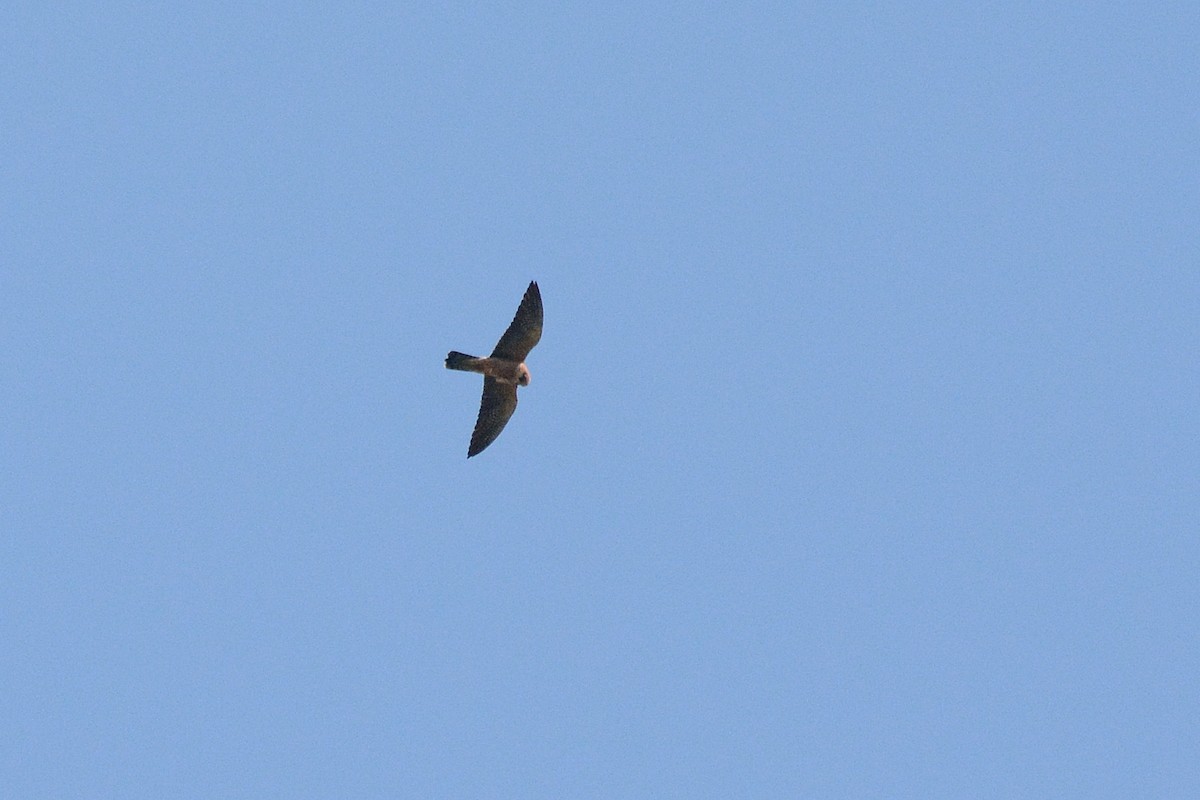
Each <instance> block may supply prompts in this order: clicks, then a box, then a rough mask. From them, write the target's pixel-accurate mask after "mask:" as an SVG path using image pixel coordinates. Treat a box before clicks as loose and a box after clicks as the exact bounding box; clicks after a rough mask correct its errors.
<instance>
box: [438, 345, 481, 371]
mask: <svg viewBox="0 0 1200 800" xmlns="http://www.w3.org/2000/svg"><path fill="white" fill-rule="evenodd" d="M478 360H479V359H477V358H476V357H475V356H469V355H467V354H466V353H460V352H458V351H457V350H451V351H450V352H449V354H447V356H446V369H461V370H463V371H464V372H474V370H473V369H471V367H472V366H474V364H475V362H476V361H478Z"/></svg>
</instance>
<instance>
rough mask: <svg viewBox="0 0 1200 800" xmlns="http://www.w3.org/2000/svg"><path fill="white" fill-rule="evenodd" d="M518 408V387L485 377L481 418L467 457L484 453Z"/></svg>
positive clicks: (476, 421) (477, 421)
mask: <svg viewBox="0 0 1200 800" xmlns="http://www.w3.org/2000/svg"><path fill="white" fill-rule="evenodd" d="M516 410H517V387H516V386H515V385H514V384H511V383H501V382H500V381H498V380H496V379H495V378H490V377H485V378H484V379H483V400H481V401H480V403H479V419H477V420H475V432H474V433H472V434H471V446H470V447H469V448H468V449H467V458H470V457H471V456H474V455H478V454H479V453H482V452H483V450H484V448H485V447H487V446H488V445H489V444H491V443H492V442H494V441H496V437H497V436H499V435H500V431H502V430H504V426H505V425H507V424H508V419H509V417H511V416H512V415H513V412H514V411H516Z"/></svg>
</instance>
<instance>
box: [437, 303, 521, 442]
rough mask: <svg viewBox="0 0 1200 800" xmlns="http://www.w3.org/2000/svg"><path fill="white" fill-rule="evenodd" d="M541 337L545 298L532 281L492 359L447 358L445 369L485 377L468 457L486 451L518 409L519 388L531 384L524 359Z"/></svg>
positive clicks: (454, 354)
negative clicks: (473, 373) (543, 298)
mask: <svg viewBox="0 0 1200 800" xmlns="http://www.w3.org/2000/svg"><path fill="white" fill-rule="evenodd" d="M541 338H542V295H541V292H540V291H539V290H538V285H537V283H536V282H531V283H530V284H529V288H528V289H526V290H525V296H524V297H523V298H521V305H520V307H519V308H518V309H517V314H516V316H515V317H513V321H512V323H511V324H509V326H508V330H506V331H505V332H504V335H503V336H501V337H500V341H499V342H498V343H497V344H496V349H495V350H493V351H492V354H491V355H490V356H487V357H485V358H479V357H477V356H469V355H467V354H466V353H460V352H458V351H457V350H451V351H450V353H448V354H447V355H446V368H447V369H457V370H462V371H463V372H478V373H480V374H482V375H483V399H482V401H481V402H480V404H479V418H478V419H477V420H476V421H475V430H474V432H473V433H472V434H471V446H470V447H469V448H468V449H467V458H470V457H471V456H474V455H478V454H479V453H481V452H483V450H484V448H486V447H487V446H488V445H489V444H491V443H492V442H494V441H495V440H496V437H497V436H499V435H500V431H502V430H504V426H505V425H506V424H508V420H509V418H510V417H511V416H512V414H513V412H514V411H516V409H517V387H518V386H528V385H529V379H530V378H529V368H528V367H527V366H525V357H526V356H528V355H529V351H530V350H532V349H533V347H534V345H536V344H537V343H538V341H539V340H540V339H541Z"/></svg>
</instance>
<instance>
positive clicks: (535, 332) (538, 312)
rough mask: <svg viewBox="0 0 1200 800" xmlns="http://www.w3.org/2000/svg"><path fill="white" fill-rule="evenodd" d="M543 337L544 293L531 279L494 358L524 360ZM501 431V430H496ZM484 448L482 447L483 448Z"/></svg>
mask: <svg viewBox="0 0 1200 800" xmlns="http://www.w3.org/2000/svg"><path fill="white" fill-rule="evenodd" d="M541 338H542V293H541V292H539V291H538V285H537V281H531V282H530V284H529V288H528V289H526V290H525V296H524V297H522V298H521V306H520V308H518V309H517V315H516V316H515V317H513V321H512V323H511V324H510V325H509V326H508V330H506V331H505V332H504V335H503V336H501V337H500V341H499V342H497V344H496V349H495V350H493V351H492V358H505V359H508V360H510V361H524V360H525V356H527V355H529V351H530V350H532V349H533V346H534V345H535V344H537V343H538V340H539V339H541ZM496 432H497V433H499V431H496ZM481 449H482V448H481Z"/></svg>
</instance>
